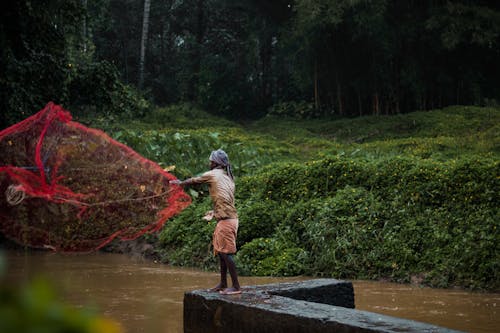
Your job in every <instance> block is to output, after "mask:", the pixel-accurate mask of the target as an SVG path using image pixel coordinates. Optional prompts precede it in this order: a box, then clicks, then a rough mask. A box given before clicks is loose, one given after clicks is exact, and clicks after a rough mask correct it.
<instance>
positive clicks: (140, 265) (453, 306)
mask: <svg viewBox="0 0 500 333" xmlns="http://www.w3.org/2000/svg"><path fill="white" fill-rule="evenodd" d="M2 253H3V258H4V260H5V261H6V265H7V283H11V284H14V283H19V282H26V281H28V280H29V279H31V278H33V277H38V276H43V277H45V278H46V279H48V280H50V281H51V282H52V284H53V286H54V287H55V288H56V291H57V292H58V293H59V295H60V297H61V299H62V300H63V301H64V302H66V303H69V304H73V305H75V306H77V307H86V308H92V309H96V310H97V311H98V312H99V313H102V314H103V315H104V316H106V317H109V318H112V319H114V320H115V321H117V322H120V323H121V324H122V325H123V327H124V328H125V332H127V333H136V332H137V333H138V332H145V333H170V332H182V300H183V297H184V292H185V291H189V290H195V289H206V288H210V287H213V286H214V285H215V284H216V283H217V280H218V274H217V273H214V272H203V271H200V270H195V269H186V268H175V267H170V266H165V265H162V264H157V263H154V262H150V261H145V260H140V259H133V258H131V257H129V256H126V255H120V254H109V253H96V254H88V255H87V254H86V255H61V254H53V253H45V252H22V251H17V252H16V251H3V252H2ZM305 279H309V278H308V277H303V276H302V277H294V278H269V277H241V281H240V282H241V284H242V285H243V286H244V285H254V284H266V283H277V282H287V281H296V280H305ZM352 282H353V285H354V293H355V303H356V309H358V310H366V311H371V312H376V313H381V314H387V315H391V316H396V317H402V318H407V319H413V320H418V321H423V322H428V323H432V324H435V325H440V326H443V327H448V328H453V329H457V330H461V331H466V332H483V333H487V332H488V333H490V332H491V333H493V332H500V318H499V307H500V294H498V293H473V292H468V291H463V290H455V289H447V290H443V289H431V288H421V287H418V286H412V285H404V284H395V283H385V282H371V281H352Z"/></svg>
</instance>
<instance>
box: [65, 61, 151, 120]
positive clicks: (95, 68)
mask: <svg viewBox="0 0 500 333" xmlns="http://www.w3.org/2000/svg"><path fill="white" fill-rule="evenodd" d="M68 66H69V67H70V68H69V71H70V74H69V75H70V79H69V83H68V91H69V101H70V103H71V105H70V109H71V111H72V112H73V113H74V114H75V115H76V116H81V115H82V114H83V115H86V116H87V117H91V116H96V115H101V116H108V117H114V116H120V117H122V118H123V117H129V118H130V117H137V116H142V115H144V114H145V113H146V112H147V111H148V109H149V108H150V107H149V102H147V101H146V100H145V99H144V98H143V97H142V96H141V95H140V94H139V92H138V91H136V90H135V89H134V88H132V87H131V86H127V85H125V84H123V83H122V82H121V81H120V79H119V77H118V70H117V69H116V67H115V66H114V65H112V64H110V63H109V62H106V61H101V62H94V63H88V64H85V63H84V64H82V65H78V64H69V65H68Z"/></svg>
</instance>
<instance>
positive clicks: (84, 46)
mask: <svg viewBox="0 0 500 333" xmlns="http://www.w3.org/2000/svg"><path fill="white" fill-rule="evenodd" d="M82 6H83V9H84V10H85V15H84V16H83V22H82V40H83V43H82V51H83V53H87V0H82Z"/></svg>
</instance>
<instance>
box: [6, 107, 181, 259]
mask: <svg viewBox="0 0 500 333" xmlns="http://www.w3.org/2000/svg"><path fill="white" fill-rule="evenodd" d="M171 179H175V177H174V176H172V175H171V174H169V173H167V172H166V171H164V170H163V169H162V168H161V167H160V166H159V165H157V164H156V163H154V162H152V161H150V160H148V159H146V158H144V157H142V156H140V155H139V154H137V153H136V152H134V151H133V150H132V149H131V148H129V147H127V146H125V145H123V144H121V143H119V142H117V141H115V140H113V139H112V138H110V137H109V136H108V135H106V134H105V133H104V132H102V131H100V130H97V129H92V128H87V127H85V126H83V125H82V124H80V123H77V122H74V121H71V115H70V113H69V112H67V111H65V110H64V109H63V108H61V107H60V106H58V105H55V104H53V103H49V104H47V106H46V107H45V108H44V109H42V110H41V111H40V112H38V113H37V114H35V115H33V116H31V117H29V118H27V119H25V120H24V121H22V122H20V123H18V124H15V125H13V126H11V127H9V128H7V129H4V130H2V131H1V132H0V231H1V232H2V233H3V234H4V235H5V236H6V237H8V238H10V239H13V240H14V241H16V242H18V243H20V244H22V245H26V246H30V247H36V248H49V249H53V250H56V251H67V252H82V251H90V250H96V249H99V248H101V247H102V246H104V245H106V244H107V243H109V242H110V241H111V240H113V239H114V238H115V237H119V238H120V239H122V240H132V239H135V238H137V237H139V236H140V235H143V234H145V233H149V232H154V231H157V230H159V229H160V228H161V227H162V226H163V224H164V223H165V222H166V221H167V219H168V218H170V217H171V216H173V215H174V214H176V213H178V212H180V211H181V210H182V209H184V208H185V207H187V206H188V205H189V204H190V202H191V201H190V197H189V196H188V195H187V194H186V193H185V192H184V191H183V190H182V189H181V188H180V187H179V186H170V185H169V180H171Z"/></svg>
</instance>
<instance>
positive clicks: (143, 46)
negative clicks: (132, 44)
mask: <svg viewBox="0 0 500 333" xmlns="http://www.w3.org/2000/svg"><path fill="white" fill-rule="evenodd" d="M150 8H151V0H144V15H143V18H142V35H141V36H142V37H141V57H140V60H139V88H140V89H142V86H143V84H144V59H145V54H146V45H147V41H148V28H149V10H150Z"/></svg>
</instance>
